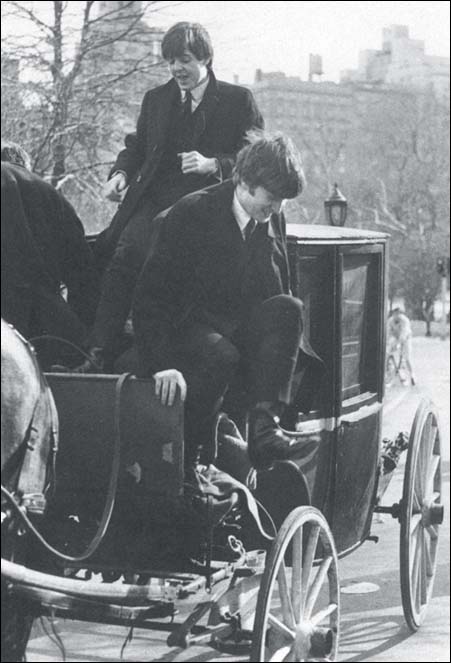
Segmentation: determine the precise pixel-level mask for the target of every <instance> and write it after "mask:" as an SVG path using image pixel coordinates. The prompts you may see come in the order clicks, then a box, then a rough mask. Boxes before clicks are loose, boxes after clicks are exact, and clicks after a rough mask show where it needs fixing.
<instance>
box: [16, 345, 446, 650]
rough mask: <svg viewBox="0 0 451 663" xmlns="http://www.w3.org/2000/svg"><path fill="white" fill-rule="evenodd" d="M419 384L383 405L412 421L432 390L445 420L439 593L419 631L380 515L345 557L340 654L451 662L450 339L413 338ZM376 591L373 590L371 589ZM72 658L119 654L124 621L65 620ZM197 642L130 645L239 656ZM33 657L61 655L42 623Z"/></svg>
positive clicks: (393, 427) (394, 425)
mask: <svg viewBox="0 0 451 663" xmlns="http://www.w3.org/2000/svg"><path fill="white" fill-rule="evenodd" d="M414 356H415V358H416V364H417V376H418V386H417V387H415V388H413V389H410V388H402V387H399V388H393V389H391V390H390V392H389V397H388V404H387V407H386V412H385V425H384V426H385V429H384V433H385V434H393V433H394V432H397V431H400V430H408V429H409V428H410V425H411V422H412V419H413V415H414V412H415V409H416V407H417V405H418V402H419V401H420V399H421V398H422V397H424V396H429V397H432V399H433V400H434V402H435V404H436V406H437V408H438V410H439V415H440V419H441V430H442V440H443V452H442V453H443V461H444V463H443V470H444V472H443V474H444V495H445V508H446V519H445V523H444V525H443V526H442V528H441V540H440V550H439V556H438V559H439V563H438V569H437V576H436V580H435V585H434V594H433V598H432V601H431V604H430V606H429V610H428V615H427V618H426V622H425V624H424V625H423V626H422V628H421V629H420V631H419V632H418V633H416V634H414V635H412V634H411V633H410V631H409V630H408V628H407V626H406V625H405V622H404V618H403V614H402V608H401V597H400V587H399V577H398V568H399V563H398V545H399V525H398V523H397V522H396V521H394V520H393V519H392V518H391V517H390V516H384V517H383V518H384V521H383V522H382V523H378V522H375V523H374V526H373V534H375V535H377V536H379V537H380V538H379V543H378V544H377V545H375V544H374V543H365V544H364V545H363V546H362V547H361V548H360V549H359V550H357V551H356V552H355V553H353V554H352V555H350V556H349V557H347V558H345V559H344V560H342V561H341V562H340V576H341V584H342V589H343V590H344V591H343V592H342V611H343V616H342V637H341V646H340V656H339V660H340V661H386V662H398V661H399V662H405V663H408V662H410V661H418V662H421V661H449V621H450V619H449V593H450V592H449V550H450V541H449V538H450V537H449V531H450V527H449V513H450V510H449V439H450V438H449V431H450V421H449V397H450V394H449V345H448V342H443V341H440V340H439V339H435V338H433V339H427V338H421V337H417V338H415V339H414ZM403 469H404V468H403V467H402V466H400V467H399V468H398V470H397V472H396V475H395V477H394V478H393V480H392V482H391V483H390V486H389V490H388V491H387V493H386V497H385V499H384V503H386V504H391V503H393V502H397V501H398V500H399V499H400V496H401V491H402V477H403ZM369 589H371V590H375V591H371V592H369V591H368V590H369ZM57 628H58V631H59V633H60V634H61V637H62V639H63V641H64V643H65V647H66V651H67V658H66V660H67V661H119V660H121V659H120V651H121V646H122V644H123V642H124V639H125V637H126V635H127V629H125V628H123V627H113V626H101V625H99V624H86V623H81V622H64V621H62V620H59V621H58V623H57ZM213 654H214V652H212V650H207V649H202V648H196V649H194V648H193V649H189V650H186V651H180V650H170V649H168V648H167V646H166V645H165V636H159V635H158V634H154V633H149V632H146V631H143V630H136V631H135V634H134V637H133V640H132V641H131V642H130V644H128V645H127V647H126V649H125V651H124V657H123V660H128V661H160V662H163V661H193V662H194V661H206V662H207V661H209V662H210V661H227V660H229V661H232V660H233V661H238V660H245V659H244V658H242V659H237V658H231V657H227V656H219V655H218V654H215V655H213ZM27 660H28V661H61V660H62V658H61V654H60V652H59V650H58V648H57V647H56V646H55V645H54V644H53V643H52V642H51V641H50V640H49V638H47V637H46V636H45V635H43V634H42V630H41V629H40V627H39V626H37V627H36V628H35V630H34V634H33V638H32V640H31V641H30V644H29V646H28V650H27Z"/></svg>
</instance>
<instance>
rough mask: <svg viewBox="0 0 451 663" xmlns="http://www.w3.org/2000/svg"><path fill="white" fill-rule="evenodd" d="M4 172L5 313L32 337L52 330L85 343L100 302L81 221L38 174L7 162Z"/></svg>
mask: <svg viewBox="0 0 451 663" xmlns="http://www.w3.org/2000/svg"><path fill="white" fill-rule="evenodd" d="M1 173H2V177H1V188H2V216H1V218H2V222H1V227H2V236H1V245H2V257H1V260H2V317H3V318H5V320H6V321H7V322H10V323H11V324H13V325H14V326H15V327H16V328H17V329H18V330H19V331H20V332H21V333H22V334H23V335H24V336H25V337H26V338H30V337H32V336H37V335H42V334H52V335H56V336H59V337H62V338H65V339H67V340H69V341H72V342H73V343H76V344H77V345H81V344H83V343H84V341H85V338H86V332H87V329H88V327H89V326H90V325H92V322H93V319H94V312H95V303H96V301H97V297H96V292H95V287H96V281H97V278H96V272H95V266H94V259H93V256H92V254H91V251H90V248H89V246H88V244H87V242H86V239H85V234H84V230H83V226H82V224H81V221H80V219H79V218H78V216H77V214H76V213H75V211H74V209H73V207H72V205H70V203H69V202H68V201H67V200H66V199H65V198H64V197H63V196H62V195H61V193H60V192H59V191H57V190H56V189H54V188H53V187H52V186H51V185H50V184H48V183H47V182H45V181H44V180H43V179H42V178H40V177H39V176H38V175H35V174H34V173H30V172H29V171H28V170H26V168H24V167H23V166H21V165H17V164H13V163H6V162H4V161H2V164H1ZM63 286H64V287H65V288H66V289H67V297H64V296H63V290H62V288H63ZM58 350H61V347H59V348H58ZM50 354H51V353H50ZM62 356H64V357H65V356H67V355H66V354H64V355H61V354H60V353H59V352H57V353H56V355H55V358H54V359H55V361H56V360H61V361H62V359H61V357H62ZM77 359H79V356H77Z"/></svg>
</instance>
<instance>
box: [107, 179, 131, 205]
mask: <svg viewBox="0 0 451 663" xmlns="http://www.w3.org/2000/svg"><path fill="white" fill-rule="evenodd" d="M126 188H127V176H126V175H125V173H115V174H114V175H113V177H112V178H111V179H110V180H108V182H107V183H106V184H105V186H104V187H103V195H104V196H105V198H106V199H107V200H112V201H113V202H121V200H122V198H123V197H124V191H125V189H126Z"/></svg>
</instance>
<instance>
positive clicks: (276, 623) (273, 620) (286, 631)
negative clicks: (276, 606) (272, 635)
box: [268, 613, 296, 640]
mask: <svg viewBox="0 0 451 663" xmlns="http://www.w3.org/2000/svg"><path fill="white" fill-rule="evenodd" d="M268 622H269V623H270V624H271V626H272V627H273V628H275V629H276V631H278V632H279V633H282V634H283V635H285V636H286V637H287V638H290V639H291V640H294V638H295V636H296V634H295V632H294V631H292V630H291V629H290V628H288V626H285V624H283V623H282V622H281V621H280V619H277V617H276V616H275V615H273V614H272V613H268Z"/></svg>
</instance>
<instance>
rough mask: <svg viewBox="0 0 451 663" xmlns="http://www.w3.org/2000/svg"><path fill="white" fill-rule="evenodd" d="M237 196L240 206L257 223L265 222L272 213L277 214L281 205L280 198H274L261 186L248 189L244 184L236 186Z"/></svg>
mask: <svg viewBox="0 0 451 663" xmlns="http://www.w3.org/2000/svg"><path fill="white" fill-rule="evenodd" d="M237 196H238V200H239V201H240V203H241V206H242V207H243V208H244V209H245V210H246V212H247V213H248V214H249V215H250V216H251V217H253V218H254V219H255V220H256V221H257V222H258V223H264V222H265V221H267V220H268V218H269V217H270V216H271V214H272V213H273V212H275V213H276V214H278V213H279V212H280V210H281V207H282V203H283V200H282V199H281V198H275V197H274V196H273V195H272V193H269V191H267V190H266V189H264V188H263V187H262V186H257V187H256V188H255V189H250V188H249V187H248V186H247V184H245V183H244V182H240V183H239V184H238V185H237Z"/></svg>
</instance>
